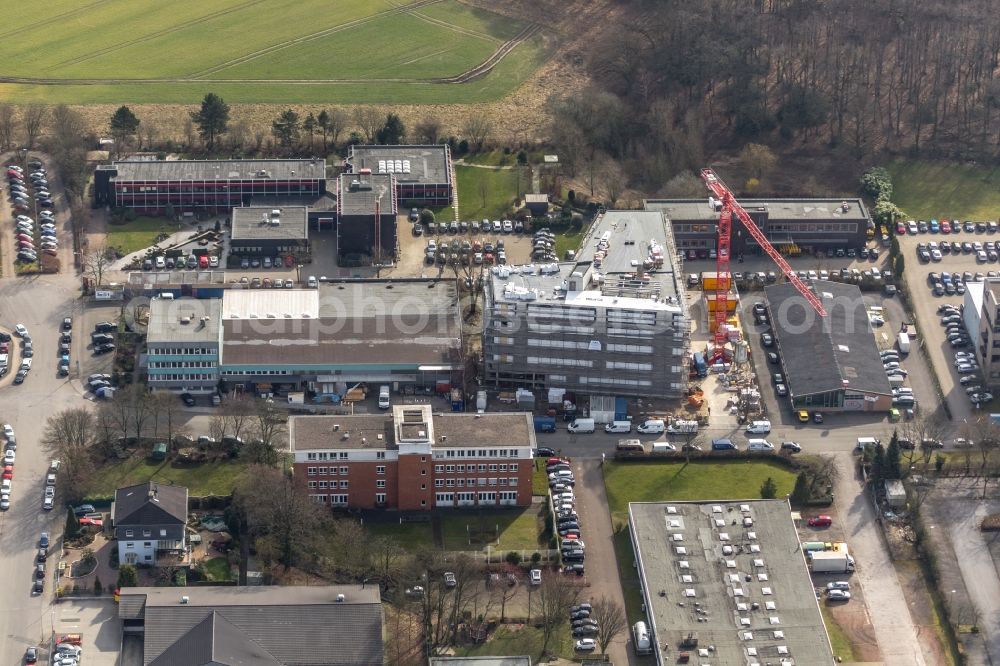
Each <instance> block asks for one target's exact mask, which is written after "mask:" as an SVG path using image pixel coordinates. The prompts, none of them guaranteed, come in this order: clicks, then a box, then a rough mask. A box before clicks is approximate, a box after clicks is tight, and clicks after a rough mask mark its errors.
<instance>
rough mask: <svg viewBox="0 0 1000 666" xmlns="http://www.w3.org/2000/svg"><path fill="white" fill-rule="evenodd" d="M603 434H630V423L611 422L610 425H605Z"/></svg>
mask: <svg viewBox="0 0 1000 666" xmlns="http://www.w3.org/2000/svg"><path fill="white" fill-rule="evenodd" d="M604 432H613V433H625V432H632V422H631V421H612V422H611V423H608V424H605V426H604Z"/></svg>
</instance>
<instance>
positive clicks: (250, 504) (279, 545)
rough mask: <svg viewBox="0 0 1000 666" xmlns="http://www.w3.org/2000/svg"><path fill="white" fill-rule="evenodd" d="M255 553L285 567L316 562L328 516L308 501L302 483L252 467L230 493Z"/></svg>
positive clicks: (272, 469)
mask: <svg viewBox="0 0 1000 666" xmlns="http://www.w3.org/2000/svg"><path fill="white" fill-rule="evenodd" d="M233 503H234V505H235V506H236V507H237V509H238V510H239V512H240V514H241V516H242V517H243V520H244V524H245V525H246V527H247V530H248V531H249V533H250V535H251V537H253V539H254V541H255V544H256V550H257V553H258V554H259V555H260V556H261V558H263V559H264V561H265V562H268V563H272V562H279V563H281V564H283V565H284V566H285V567H290V566H297V565H299V564H302V563H307V562H311V561H313V560H315V558H316V557H317V556H318V554H319V548H320V544H321V542H322V540H321V536H322V533H323V531H324V529H325V526H326V525H327V523H328V521H329V519H330V516H329V513H328V511H327V510H326V507H325V506H323V505H322V504H317V503H315V502H313V501H312V499H311V498H310V497H309V495H308V493H307V491H306V487H305V482H304V481H303V480H301V479H295V478H293V477H290V476H286V475H285V474H284V473H283V472H282V471H281V470H277V469H274V468H272V467H262V466H252V467H250V468H249V469H248V470H247V473H246V474H245V475H244V476H243V478H242V480H241V481H240V482H239V484H238V485H237V486H236V488H235V490H234V493H233Z"/></svg>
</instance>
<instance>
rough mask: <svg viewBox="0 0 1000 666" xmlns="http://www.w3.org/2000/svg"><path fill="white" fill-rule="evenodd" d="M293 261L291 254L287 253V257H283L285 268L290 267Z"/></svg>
mask: <svg viewBox="0 0 1000 666" xmlns="http://www.w3.org/2000/svg"><path fill="white" fill-rule="evenodd" d="M294 263H295V259H294V258H293V257H292V255H288V256H287V257H285V268H291V267H292V264H294Z"/></svg>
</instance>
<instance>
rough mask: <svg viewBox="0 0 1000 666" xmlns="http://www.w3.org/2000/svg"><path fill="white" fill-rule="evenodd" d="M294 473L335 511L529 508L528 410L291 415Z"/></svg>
mask: <svg viewBox="0 0 1000 666" xmlns="http://www.w3.org/2000/svg"><path fill="white" fill-rule="evenodd" d="M288 435H289V440H290V443H291V449H292V453H293V454H294V456H295V463H294V469H295V474H296V475H297V476H299V477H300V478H303V479H305V480H306V484H307V485H308V488H309V495H310V496H311V497H312V498H313V499H314V500H315V501H316V502H321V503H323V504H328V505H330V506H332V507H350V508H359V509H373V508H387V509H399V510H402V511H420V510H427V509H431V508H442V507H449V508H450V507H465V506H493V507H496V506H527V505H529V504H530V503H531V473H532V450H533V449H534V448H535V431H534V427H533V423H532V418H531V414H529V413H504V414H460V413H445V414H434V413H433V412H432V410H431V407H430V405H400V406H396V407H393V409H392V412H391V413H386V414H364V415H358V416H293V417H291V418H290V419H289V422H288Z"/></svg>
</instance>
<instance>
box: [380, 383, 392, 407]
mask: <svg viewBox="0 0 1000 666" xmlns="http://www.w3.org/2000/svg"><path fill="white" fill-rule="evenodd" d="M391 405H392V399H391V398H390V397H389V385H388V384H383V385H382V386H379V387H378V408H379V409H389V407H390V406H391Z"/></svg>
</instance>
